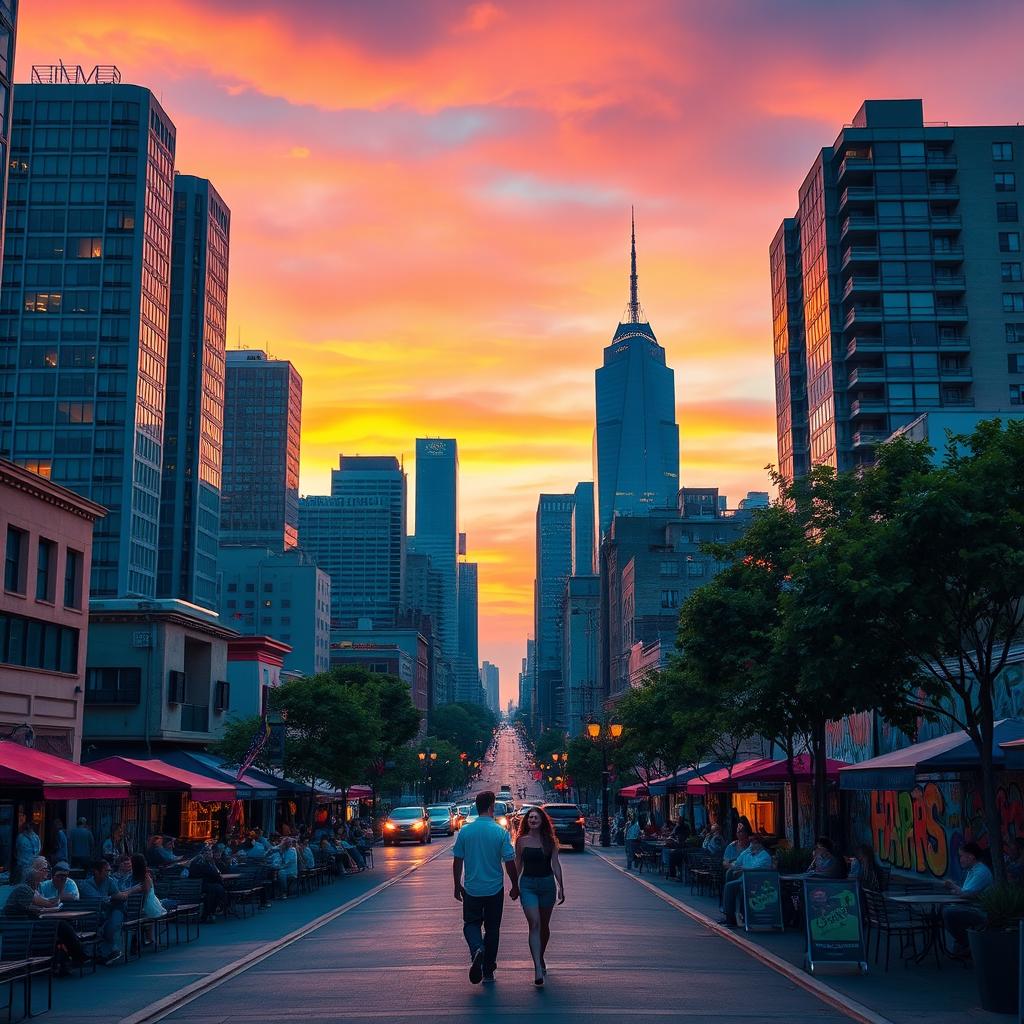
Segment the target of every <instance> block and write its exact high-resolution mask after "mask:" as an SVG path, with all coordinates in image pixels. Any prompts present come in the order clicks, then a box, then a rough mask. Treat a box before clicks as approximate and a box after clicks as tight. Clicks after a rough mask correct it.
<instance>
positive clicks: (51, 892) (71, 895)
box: [39, 878, 79, 900]
mask: <svg viewBox="0 0 1024 1024" xmlns="http://www.w3.org/2000/svg"><path fill="white" fill-rule="evenodd" d="M39 895H40V896H45V897H46V898H47V899H48V900H52V899H53V898H54V896H56V895H57V887H56V886H55V885H54V884H53V880H52V879H50V878H48V879H47V880H46V881H45V882H43V884H42V885H41V886H39ZM60 898H61V899H62V900H77V899H78V898H79V893H78V886H77V885H75V880H74V879H73V878H69V879H68V880H67V881H66V882H65V883H64V891H63V892H62V893H61V897H60Z"/></svg>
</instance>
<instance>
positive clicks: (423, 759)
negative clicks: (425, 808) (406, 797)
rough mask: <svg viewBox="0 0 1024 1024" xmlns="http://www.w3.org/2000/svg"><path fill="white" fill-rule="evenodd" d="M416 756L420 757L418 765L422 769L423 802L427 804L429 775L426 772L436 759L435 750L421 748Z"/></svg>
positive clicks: (428, 801)
mask: <svg viewBox="0 0 1024 1024" xmlns="http://www.w3.org/2000/svg"><path fill="white" fill-rule="evenodd" d="M416 756H417V757H418V758H419V759H420V767H421V768H422V769H423V802H424V803H425V804H429V803H430V800H429V799H428V797H429V795H430V793H429V789H428V787H427V782H428V781H429V780H430V778H431V777H430V775H429V774H428V772H429V771H430V770H431V769H432V768H433V766H434V763H435V762H436V761H437V751H436V750H429V749H428V750H421V751H420V752H419V753H418V754H417V755H416Z"/></svg>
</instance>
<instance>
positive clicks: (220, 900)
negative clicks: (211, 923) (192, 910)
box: [200, 881, 228, 921]
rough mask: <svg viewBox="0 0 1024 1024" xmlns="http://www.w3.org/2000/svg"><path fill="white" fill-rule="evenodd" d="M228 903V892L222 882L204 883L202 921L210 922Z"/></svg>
mask: <svg viewBox="0 0 1024 1024" xmlns="http://www.w3.org/2000/svg"><path fill="white" fill-rule="evenodd" d="M227 903H228V894H227V890H226V889H225V888H224V886H223V885H221V884H220V882H207V881H204V882H203V915H202V917H201V918H200V920H202V921H208V920H209V919H210V918H211V917H212V916H213V914H215V913H216V912H217V911H218V910H223V909H224V908H225V907H226V906H227Z"/></svg>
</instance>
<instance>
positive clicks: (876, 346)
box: [846, 334, 885, 359]
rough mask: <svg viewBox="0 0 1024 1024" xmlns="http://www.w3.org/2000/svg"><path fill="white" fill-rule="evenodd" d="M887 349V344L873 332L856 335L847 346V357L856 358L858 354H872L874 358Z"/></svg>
mask: <svg viewBox="0 0 1024 1024" xmlns="http://www.w3.org/2000/svg"><path fill="white" fill-rule="evenodd" d="M884 351H885V346H884V345H883V343H882V339H881V338H880V337H875V336H874V335H871V334H866V335H855V336H854V337H852V338H851V339H850V340H849V342H848V343H847V346H846V358H847V359H855V358H856V357H857V356H870V357H872V358H874V357H875V356H877V355H878V354H879V353H881V352H884Z"/></svg>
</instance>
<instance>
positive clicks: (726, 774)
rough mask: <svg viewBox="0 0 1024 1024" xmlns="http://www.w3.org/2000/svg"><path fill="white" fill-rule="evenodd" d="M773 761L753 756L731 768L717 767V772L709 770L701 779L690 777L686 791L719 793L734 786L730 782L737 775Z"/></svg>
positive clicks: (696, 793) (765, 765) (702, 793)
mask: <svg viewBox="0 0 1024 1024" xmlns="http://www.w3.org/2000/svg"><path fill="white" fill-rule="evenodd" d="M774 763H775V762H774V761H770V760H768V758H765V757H755V758H753V759H752V760H750V761H740V762H739V764H734V765H733V766H732V768H731V769H730V768H719V769H718V771H717V772H710V773H709V774H707V775H705V776H704V777H703V778H702V779H691V780H690V781H689V782H688V783H687V784H686V792H687V793H689V794H690V795H691V796H706V795H707V794H708V793H721V792H723V791H727V790H729V789H732V788H734V787H733V785H732V783H733V782H735V781H736V779H737V777H739V776H742V775H743V774H744V773H746V772H750V771H754V770H755V769H757V768H766V767H767V766H768V765H770V764H774Z"/></svg>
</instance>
